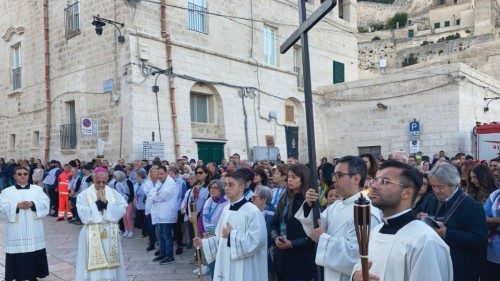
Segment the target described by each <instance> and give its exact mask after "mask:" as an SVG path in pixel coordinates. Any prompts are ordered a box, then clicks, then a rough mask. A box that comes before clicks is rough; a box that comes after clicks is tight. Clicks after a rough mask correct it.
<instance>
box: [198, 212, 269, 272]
mask: <svg viewBox="0 0 500 281" xmlns="http://www.w3.org/2000/svg"><path fill="white" fill-rule="evenodd" d="M229 208H230V204H227V205H226V206H225V207H224V210H223V211H222V214H221V217H220V219H219V223H218V224H217V228H216V230H215V236H213V237H210V238H207V239H203V240H202V241H203V253H204V254H205V258H206V259H207V263H211V262H213V261H214V260H215V272H214V279H213V281H257V280H258V281H267V280H268V279H267V253H266V250H267V229H266V223H265V221H264V216H262V213H261V212H260V210H259V209H258V208H257V207H256V206H255V205H254V204H252V203H250V202H247V203H245V204H244V205H243V206H241V207H240V209H239V210H237V211H232V210H229ZM228 223H229V225H231V227H232V228H233V230H232V231H231V234H230V236H229V238H230V246H229V247H228V244H227V243H228V239H227V238H224V237H222V236H220V235H221V232H222V228H223V227H225V226H226V225H227V224H228Z"/></svg>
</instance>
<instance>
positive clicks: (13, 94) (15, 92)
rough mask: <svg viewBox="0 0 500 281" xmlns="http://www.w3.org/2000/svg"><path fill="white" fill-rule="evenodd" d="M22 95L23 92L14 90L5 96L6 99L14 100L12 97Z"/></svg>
mask: <svg viewBox="0 0 500 281" xmlns="http://www.w3.org/2000/svg"><path fill="white" fill-rule="evenodd" d="M22 93H23V91H20V90H15V91H13V92H12V93H9V94H7V97H8V98H14V97H17V96H20V95H21V94H22Z"/></svg>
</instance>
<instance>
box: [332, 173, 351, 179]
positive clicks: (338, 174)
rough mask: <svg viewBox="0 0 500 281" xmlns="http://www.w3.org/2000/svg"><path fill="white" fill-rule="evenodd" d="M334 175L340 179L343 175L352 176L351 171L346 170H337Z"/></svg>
mask: <svg viewBox="0 0 500 281" xmlns="http://www.w3.org/2000/svg"><path fill="white" fill-rule="evenodd" d="M333 176H334V177H335V178H337V179H340V178H341V177H343V176H352V174H350V173H344V172H341V171H337V172H335V173H333Z"/></svg>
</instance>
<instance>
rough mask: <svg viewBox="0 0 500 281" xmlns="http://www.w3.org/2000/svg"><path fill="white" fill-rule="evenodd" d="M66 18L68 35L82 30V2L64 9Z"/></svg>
mask: <svg viewBox="0 0 500 281" xmlns="http://www.w3.org/2000/svg"><path fill="white" fill-rule="evenodd" d="M64 19H65V23H66V37H68V36H72V35H74V34H77V33H78V32H80V2H75V3H74V4H73V5H70V6H68V7H67V8H66V9H64Z"/></svg>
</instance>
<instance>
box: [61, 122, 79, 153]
mask: <svg viewBox="0 0 500 281" xmlns="http://www.w3.org/2000/svg"><path fill="white" fill-rule="evenodd" d="M75 148H76V123H70V124H64V125H61V149H75Z"/></svg>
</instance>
